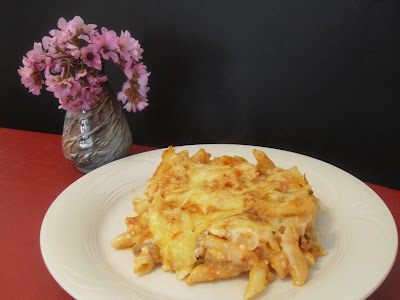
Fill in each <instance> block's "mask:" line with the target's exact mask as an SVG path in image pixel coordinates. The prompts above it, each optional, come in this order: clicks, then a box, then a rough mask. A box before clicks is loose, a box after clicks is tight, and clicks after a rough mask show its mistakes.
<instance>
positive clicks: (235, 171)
mask: <svg viewBox="0 0 400 300" xmlns="http://www.w3.org/2000/svg"><path fill="white" fill-rule="evenodd" d="M255 151H256V150H255ZM254 154H255V157H256V159H257V160H258V164H257V165H253V164H250V163H249V162H247V161H246V160H245V159H243V158H241V157H229V156H223V157H219V158H215V159H213V160H210V154H208V153H206V152H205V151H204V150H203V149H202V150H200V151H199V152H198V153H197V154H195V155H194V156H192V157H189V155H188V153H187V151H183V152H181V153H175V149H174V148H173V147H170V148H169V149H168V150H166V151H165V152H164V154H163V158H162V162H161V164H160V166H159V167H158V169H157V171H156V173H155V174H154V176H153V177H152V178H151V179H149V180H148V187H147V188H146V190H145V191H144V194H145V195H146V199H144V200H141V201H143V202H145V204H146V205H143V207H145V211H142V212H140V215H139V216H137V217H133V218H127V221H126V223H127V226H128V231H127V232H128V233H129V234H130V235H129V236H132V245H133V250H134V252H135V253H136V254H139V253H140V251H141V250H140V249H142V251H143V247H144V246H146V247H147V248H146V249H149V248H148V243H145V241H149V240H151V241H152V242H153V247H152V248H151V249H152V250H153V254H152V257H153V260H154V261H155V263H161V264H162V269H163V270H164V271H168V272H176V274H177V278H179V279H182V278H184V277H186V276H187V275H189V274H190V275H189V277H188V279H187V280H186V281H187V283H193V282H198V281H209V280H214V279H218V278H228V277H232V276H236V275H238V274H240V273H241V272H246V271H249V270H250V269H252V268H255V266H258V267H257V268H260V266H262V268H264V269H265V268H268V267H267V263H266V262H268V261H270V262H271V266H272V268H274V267H275V269H276V272H277V274H278V275H279V276H280V277H284V276H286V274H287V273H290V274H291V276H292V277H293V280H294V283H295V285H301V284H303V283H304V281H305V277H306V276H307V272H306V271H304V270H303V269H304V264H306V266H307V263H306V261H313V259H312V258H310V255H311V253H310V252H309V251H303V250H302V249H301V248H300V244H299V241H300V238H303V240H302V243H303V244H304V245H314V246H315V245H316V246H315V247H314V248H318V247H319V248H318V249H319V251H316V250H315V249H314V250H313V255H314V258H316V257H317V256H319V255H324V254H325V252H324V251H325V250H324V249H322V247H320V245H319V244H318V243H317V242H316V240H315V239H313V241H312V243H308V239H307V238H306V237H305V234H306V233H307V232H309V230H310V229H311V228H312V227H313V226H314V222H315V217H316V213H317V210H318V199H317V198H316V197H315V196H314V195H313V192H312V190H311V187H310V186H309V184H308V182H307V180H306V178H305V176H303V175H302V174H301V173H300V172H299V170H298V169H297V167H293V168H291V169H288V170H284V169H281V168H278V167H275V165H274V164H273V163H272V162H271V161H270V160H269V159H268V158H267V156H266V155H265V154H264V153H262V152H260V151H258V152H257V151H256V152H254ZM139 206H140V205H137V206H136V204H135V207H139ZM140 207H141V206H140ZM307 243H308V244H307ZM217 244H218V245H217ZM307 249H308V248H307ZM146 251H147V250H146ZM303 252H304V253H305V254H304V257H303V254H302V253H303ZM147 253H148V252H146V255H148V254H147ZM150 253H151V251H150ZM299 255H300V256H301V257H300V258H299ZM311 256H312V255H311ZM235 257H236V258H235ZM244 257H245V258H244ZM305 257H307V260H306V259H305ZM239 258H240V259H239ZM303 258H304V260H303ZM244 259H245V260H247V261H248V262H244ZM199 265H201V266H199ZM196 267H197V268H196ZM195 268H196V270H195V271H193V270H194V269H195ZM200 270H202V271H201V272H203V274H205V273H207V275H201V274H202V273H201V272H200ZM254 270H255V269H254ZM192 271H193V272H192ZM254 273H255V274H256V273H257V272H256V271H254ZM261 273H262V272H261ZM304 273H305V274H304ZM199 274H200V275H199ZM199 276H200V277H201V276H203V277H201V278H200V279H198V277H199ZM196 278H197V279H196Z"/></svg>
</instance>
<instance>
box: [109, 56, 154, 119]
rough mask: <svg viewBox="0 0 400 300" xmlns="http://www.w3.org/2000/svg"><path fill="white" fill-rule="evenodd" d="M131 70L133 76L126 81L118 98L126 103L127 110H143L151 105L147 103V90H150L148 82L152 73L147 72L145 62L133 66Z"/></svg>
mask: <svg viewBox="0 0 400 300" xmlns="http://www.w3.org/2000/svg"><path fill="white" fill-rule="evenodd" d="M130 72H132V77H131V79H130V80H128V81H127V82H125V83H124V85H123V86H122V91H121V92H119V93H118V94H117V98H118V100H120V101H121V102H122V103H123V104H125V105H124V109H126V110H127V111H129V112H130V111H133V112H136V111H137V110H139V111H141V110H143V109H145V108H146V107H147V106H148V105H149V104H148V103H147V102H148V99H147V92H148V91H149V88H148V87H147V83H148V77H149V76H150V73H149V72H147V67H146V66H145V65H144V64H143V63H140V64H136V65H134V66H133V67H131V68H130ZM128 78H129V76H128Z"/></svg>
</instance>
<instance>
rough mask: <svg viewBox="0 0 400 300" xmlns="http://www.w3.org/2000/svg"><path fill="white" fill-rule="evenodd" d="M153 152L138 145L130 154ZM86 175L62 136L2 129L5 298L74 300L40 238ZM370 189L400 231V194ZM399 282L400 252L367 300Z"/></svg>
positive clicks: (394, 295)
mask: <svg viewBox="0 0 400 300" xmlns="http://www.w3.org/2000/svg"><path fill="white" fill-rule="evenodd" d="M153 149H155V148H152V147H145V146H135V145H134V146H133V147H132V150H131V152H130V155H134V154H136V153H140V152H145V151H149V150H153ZM81 176H83V174H82V173H80V172H79V171H77V170H76V168H75V166H73V165H72V164H71V163H70V162H69V161H67V160H66V159H65V158H64V156H63V154H62V149H61V136H60V135H54V134H45V133H38V132H30V131H22V130H13V129H6V128H0V220H1V226H0V237H1V249H0V299H72V297H71V296H69V295H68V294H67V293H66V292H65V291H64V290H63V289H62V288H61V287H60V286H59V285H58V284H57V282H56V281H55V280H54V279H53V278H52V277H51V275H50V273H49V272H48V270H47V268H46V266H45V264H44V262H43V259H42V256H41V252H40V245H39V235H40V227H41V224H42V220H43V218H44V215H45V213H46V211H47V209H48V208H49V206H50V205H51V203H52V202H53V201H54V199H56V198H57V196H58V195H59V194H60V193H61V192H62V191H63V190H64V189H65V188H66V187H68V186H69V185H70V184H71V183H73V182H74V181H75V180H77V179H78V178H80V177H81ZM367 185H368V186H369V187H370V188H371V189H372V190H374V191H375V192H376V193H377V194H378V195H379V196H380V197H381V198H382V199H383V201H384V202H385V203H386V205H387V206H388V208H389V209H390V211H391V213H392V215H393V217H394V219H395V221H396V224H397V228H399V224H400V191H397V190H393V189H389V188H385V187H382V186H378V185H375V184H371V183H367ZM398 231H399V229H398ZM343 275H344V276H345V274H343ZM399 280H400V258H399V253H397V257H396V261H395V264H394V266H393V268H392V270H391V272H390V273H389V275H388V277H387V278H386V280H385V281H384V282H383V283H382V285H381V286H380V287H379V288H378V289H377V290H376V291H375V292H374V293H373V294H372V295H371V296H370V297H369V298H368V299H399V297H400V284H399Z"/></svg>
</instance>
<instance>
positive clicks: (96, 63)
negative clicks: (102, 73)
mask: <svg viewBox="0 0 400 300" xmlns="http://www.w3.org/2000/svg"><path fill="white" fill-rule="evenodd" d="M98 51H99V49H98V48H97V47H96V46H95V45H93V44H89V45H88V46H86V47H83V48H82V49H81V57H82V59H83V62H84V63H85V64H86V65H87V66H88V67H92V68H95V69H97V70H101V69H102V65H101V58H100V55H99V53H98Z"/></svg>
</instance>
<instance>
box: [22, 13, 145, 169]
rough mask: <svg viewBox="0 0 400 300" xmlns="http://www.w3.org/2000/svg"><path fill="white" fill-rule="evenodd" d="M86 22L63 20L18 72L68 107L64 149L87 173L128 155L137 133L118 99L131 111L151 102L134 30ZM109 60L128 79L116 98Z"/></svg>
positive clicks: (31, 86)
mask: <svg viewBox="0 0 400 300" xmlns="http://www.w3.org/2000/svg"><path fill="white" fill-rule="evenodd" d="M96 28H97V25H94V24H85V23H84V21H83V20H82V18H81V17H79V16H76V17H74V18H73V19H72V20H70V21H66V20H65V19H64V18H60V19H59V20H58V29H53V30H51V31H50V36H45V37H43V39H42V42H41V43H34V47H33V50H31V51H29V52H28V53H27V54H26V56H25V57H23V59H22V63H23V67H20V68H19V70H18V73H19V75H20V76H21V82H22V84H23V85H24V86H25V87H27V88H28V89H29V92H31V93H32V94H34V95H39V94H40V92H41V90H42V88H43V85H46V90H47V91H50V92H52V93H53V94H54V96H55V98H57V99H58V101H59V108H62V109H65V110H66V111H67V113H66V116H65V121H64V128H63V152H64V155H65V156H66V157H67V158H68V159H69V160H71V161H72V162H73V163H75V165H76V166H77V167H78V169H79V170H81V171H83V172H88V171H91V170H92V169H94V168H97V167H99V166H101V165H104V164H105V163H108V162H110V161H113V160H115V159H117V158H120V157H122V156H124V155H125V154H126V153H127V152H128V151H129V149H130V146H131V145H132V136H131V132H130V128H129V126H128V124H127V121H126V118H125V115H124V114H123V112H122V109H121V106H119V105H117V104H116V103H118V101H117V100H116V99H115V98H117V99H118V100H119V101H121V102H122V103H123V108H124V109H126V110H127V111H129V112H130V111H133V112H136V111H141V110H143V109H144V108H146V107H147V106H148V99H147V92H148V91H149V88H148V87H147V84H148V77H149V75H150V73H149V72H147V67H146V66H145V65H144V64H143V63H142V62H140V60H141V59H142V53H143V49H142V48H141V46H140V44H139V42H138V41H137V40H136V39H134V38H133V37H132V36H131V34H130V32H129V31H121V34H120V35H117V34H116V32H115V31H113V30H108V29H107V28H105V27H103V28H101V30H100V31H99V30H97V29H96ZM106 62H110V63H113V64H115V65H116V66H117V67H118V68H119V69H121V70H122V71H123V72H124V73H125V75H126V77H127V81H126V82H125V83H124V84H123V86H122V90H121V91H120V92H119V93H118V94H117V97H115V95H114V93H113V92H112V90H111V88H110V87H109V85H108V82H107V80H108V78H107V75H105V74H104V64H105V63H106Z"/></svg>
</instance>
